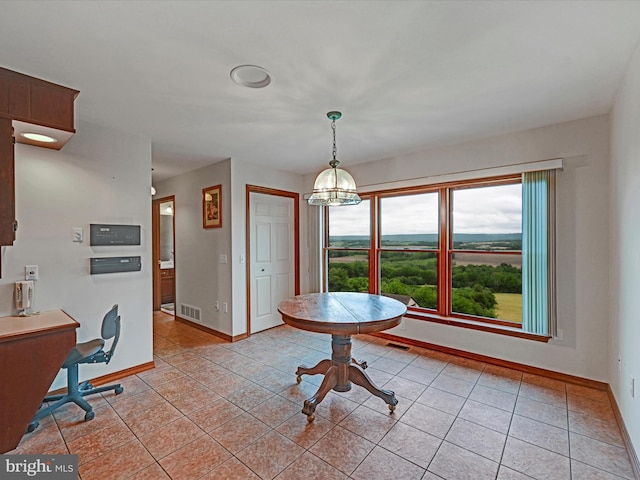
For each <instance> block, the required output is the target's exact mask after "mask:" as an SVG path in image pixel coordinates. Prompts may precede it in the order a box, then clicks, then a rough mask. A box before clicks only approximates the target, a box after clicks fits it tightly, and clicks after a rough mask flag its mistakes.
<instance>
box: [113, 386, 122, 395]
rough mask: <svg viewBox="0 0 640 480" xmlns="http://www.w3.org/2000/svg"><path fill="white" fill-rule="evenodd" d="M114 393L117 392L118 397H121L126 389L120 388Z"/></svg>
mask: <svg viewBox="0 0 640 480" xmlns="http://www.w3.org/2000/svg"><path fill="white" fill-rule="evenodd" d="M114 392H116V395H120V394H121V393H122V392H124V388H122V387H118V388H116V389H115V390H114Z"/></svg>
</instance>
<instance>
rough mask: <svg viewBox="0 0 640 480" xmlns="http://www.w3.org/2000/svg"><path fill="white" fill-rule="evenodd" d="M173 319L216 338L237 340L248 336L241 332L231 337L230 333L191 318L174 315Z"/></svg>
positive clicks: (228, 340) (230, 340)
mask: <svg viewBox="0 0 640 480" xmlns="http://www.w3.org/2000/svg"><path fill="white" fill-rule="evenodd" d="M175 319H176V320H177V321H178V322H181V323H185V324H187V325H189V326H190V327H193V328H197V329H198V330H202V331H203V332H207V333H210V334H211V335H214V336H216V337H218V338H221V339H223V340H226V341H227V342H237V341H238V340H242V339H244V338H247V337H248V335H247V334H246V333H242V334H240V335H235V336H233V337H232V336H231V335H228V334H226V333H222V332H219V331H218V330H214V329H213V328H210V327H206V326H204V325H200V324H199V323H196V322H192V321H191V320H187V319H186V318H183V317H179V316H178V315H176V316H175Z"/></svg>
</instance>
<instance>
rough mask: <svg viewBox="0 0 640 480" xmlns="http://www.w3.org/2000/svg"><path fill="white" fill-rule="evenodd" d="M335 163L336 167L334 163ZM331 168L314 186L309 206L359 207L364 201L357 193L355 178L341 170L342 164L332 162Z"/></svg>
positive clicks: (324, 172) (322, 173) (325, 171)
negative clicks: (339, 166) (340, 165)
mask: <svg viewBox="0 0 640 480" xmlns="http://www.w3.org/2000/svg"><path fill="white" fill-rule="evenodd" d="M334 162H335V165H333V163H334ZM330 164H331V165H332V167H331V168H327V169H326V170H324V171H323V172H321V173H320V174H319V175H318V177H317V178H316V181H315V183H314V184H313V193H312V194H311V196H310V197H309V205H321V206H329V207H331V206H340V205H357V204H359V203H360V202H361V201H362V200H361V199H360V197H359V196H358V193H357V192H356V182H355V180H354V179H353V177H352V176H351V175H350V174H349V172H347V171H346V170H343V169H341V168H338V165H339V164H340V162H338V161H332V162H331V163H330Z"/></svg>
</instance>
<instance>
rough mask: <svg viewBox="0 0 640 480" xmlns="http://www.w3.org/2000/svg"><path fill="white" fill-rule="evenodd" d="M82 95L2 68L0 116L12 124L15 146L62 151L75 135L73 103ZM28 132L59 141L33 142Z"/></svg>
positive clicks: (0, 78)
mask: <svg viewBox="0 0 640 480" xmlns="http://www.w3.org/2000/svg"><path fill="white" fill-rule="evenodd" d="M79 93H80V92H79V91H78V90H74V89H72V88H68V87H63V86H62V85H57V84H55V83H51V82H46V81H44V80H40V79H39V78H34V77H30V76H28V75H24V74H22V73H18V72H13V71H11V70H7V69H5V68H1V67H0V116H2V117H5V118H10V119H11V120H13V122H14V123H13V126H14V128H15V137H16V142H18V143H27V144H29V145H36V146H39V147H46V148H53V149H56V150H60V149H61V148H62V147H63V146H64V144H65V143H66V142H67V141H68V140H69V138H71V136H72V135H73V134H74V133H75V128H74V118H73V113H74V108H73V102H74V100H75V99H76V97H77V96H78V94H79ZM26 131H30V132H32V133H41V134H44V135H48V136H51V137H54V138H56V139H58V141H57V142H55V143H49V144H46V143H39V142H33V141H30V140H28V139H26V138H24V137H22V136H21V135H20V134H21V133H24V132H26Z"/></svg>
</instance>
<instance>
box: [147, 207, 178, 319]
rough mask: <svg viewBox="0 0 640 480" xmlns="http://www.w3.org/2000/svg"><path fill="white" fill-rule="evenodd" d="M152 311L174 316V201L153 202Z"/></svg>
mask: <svg viewBox="0 0 640 480" xmlns="http://www.w3.org/2000/svg"><path fill="white" fill-rule="evenodd" d="M152 227H153V266H154V268H153V309H154V310H161V311H163V312H165V313H168V314H170V315H174V316H175V295H176V286H175V271H176V270H175V255H174V253H175V198H174V197H173V196H171V197H164V198H159V199H157V200H153V202H152Z"/></svg>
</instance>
